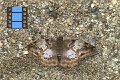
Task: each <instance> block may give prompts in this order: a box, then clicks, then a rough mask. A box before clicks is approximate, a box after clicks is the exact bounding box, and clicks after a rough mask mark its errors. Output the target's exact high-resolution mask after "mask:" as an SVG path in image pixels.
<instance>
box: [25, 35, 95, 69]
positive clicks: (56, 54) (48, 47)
mask: <svg viewBox="0 0 120 80" xmlns="http://www.w3.org/2000/svg"><path fill="white" fill-rule="evenodd" d="M93 48H94V46H92V45H90V44H88V43H87V42H84V41H82V40H79V39H63V37H58V38H57V39H53V38H50V39H38V40H36V41H34V42H32V43H30V44H28V45H27V49H28V51H29V53H31V54H33V55H35V56H36V57H38V58H39V59H40V62H41V63H42V64H43V65H45V66H58V65H60V66H63V67H73V66H76V65H78V61H79V59H80V58H85V57H87V56H89V55H90V54H92V52H93Z"/></svg>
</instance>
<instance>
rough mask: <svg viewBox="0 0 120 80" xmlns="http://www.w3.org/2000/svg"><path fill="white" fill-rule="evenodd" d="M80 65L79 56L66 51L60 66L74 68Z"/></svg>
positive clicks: (73, 52) (71, 51) (72, 51)
mask: <svg viewBox="0 0 120 80" xmlns="http://www.w3.org/2000/svg"><path fill="white" fill-rule="evenodd" d="M76 65H78V55H77V53H76V52H75V51H74V50H72V49H69V50H66V51H65V52H64V53H63V55H62V57H61V60H60V66H62V67H73V66H76Z"/></svg>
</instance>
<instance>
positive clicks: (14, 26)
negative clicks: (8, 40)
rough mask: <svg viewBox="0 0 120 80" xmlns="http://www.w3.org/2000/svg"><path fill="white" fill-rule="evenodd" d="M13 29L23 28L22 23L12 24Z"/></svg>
mask: <svg viewBox="0 0 120 80" xmlns="http://www.w3.org/2000/svg"><path fill="white" fill-rule="evenodd" d="M12 28H22V22H12Z"/></svg>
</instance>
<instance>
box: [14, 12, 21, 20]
mask: <svg viewBox="0 0 120 80" xmlns="http://www.w3.org/2000/svg"><path fill="white" fill-rule="evenodd" d="M12 21H22V13H12Z"/></svg>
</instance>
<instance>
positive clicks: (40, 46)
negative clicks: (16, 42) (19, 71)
mask: <svg viewBox="0 0 120 80" xmlns="http://www.w3.org/2000/svg"><path fill="white" fill-rule="evenodd" d="M45 44H46V42H45V40H44V39H37V40H35V41H33V42H32V43H29V44H28V45H27V46H26V47H27V50H28V52H29V53H30V54H33V55H34V56H41V55H42V52H43V50H44V49H46V48H47V46H46V45H45Z"/></svg>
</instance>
